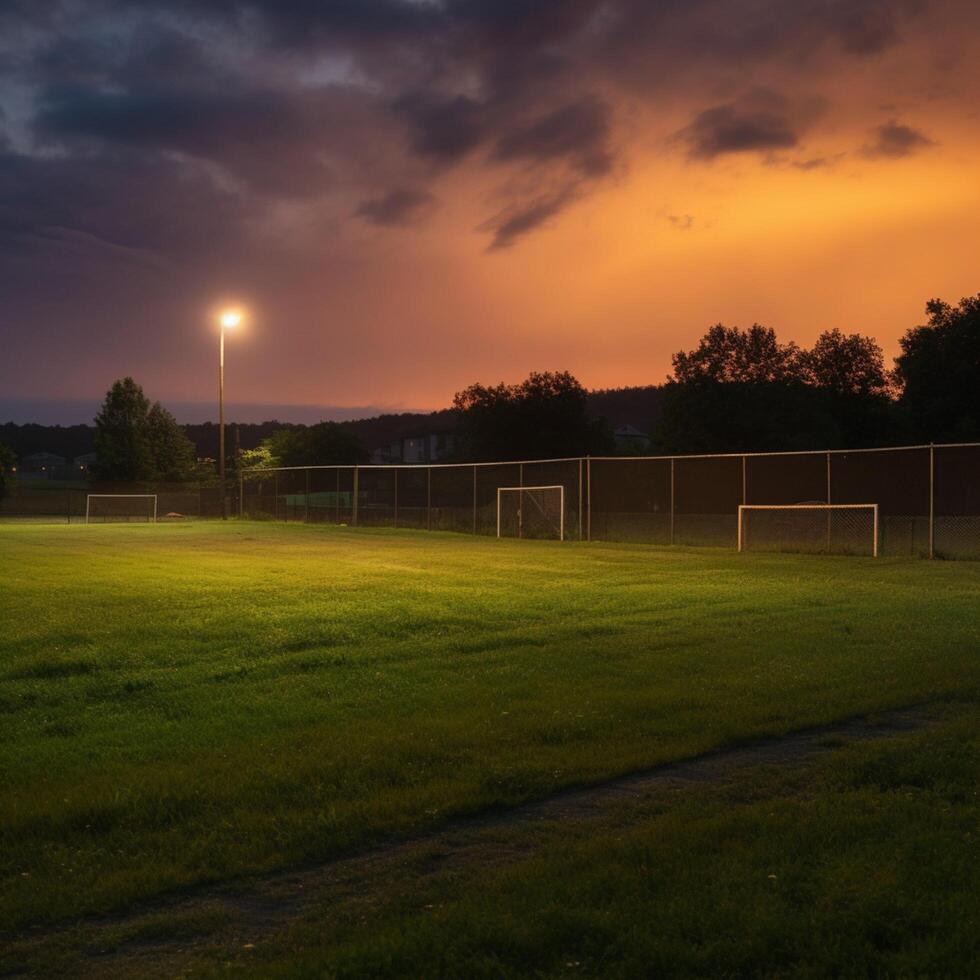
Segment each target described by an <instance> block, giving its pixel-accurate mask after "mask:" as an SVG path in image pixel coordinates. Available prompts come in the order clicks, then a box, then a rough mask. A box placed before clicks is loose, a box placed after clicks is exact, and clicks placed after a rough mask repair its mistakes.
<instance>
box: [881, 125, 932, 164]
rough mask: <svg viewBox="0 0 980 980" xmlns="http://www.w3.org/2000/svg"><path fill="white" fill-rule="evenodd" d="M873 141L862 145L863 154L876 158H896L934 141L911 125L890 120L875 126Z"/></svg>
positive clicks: (927, 145)
mask: <svg viewBox="0 0 980 980" xmlns="http://www.w3.org/2000/svg"><path fill="white" fill-rule="evenodd" d="M872 136H873V137H874V138H873V141H872V142H871V143H869V144H868V145H867V146H865V147H864V155H865V156H867V157H869V158H871V159H873V160H876V159H881V158H885V159H891V160H897V159H899V158H901V157H907V156H911V155H912V154H913V153H918V152H919V151H920V150H925V149H927V148H928V147H930V146H935V143H934V142H933V141H932V140H931V139H929V137H927V136H925V135H924V134H923V133H921V132H919V130H917V129H913V128H912V127H911V126H904V125H902V124H901V123H898V122H896V121H895V120H892V121H891V122H887V123H884V124H883V125H881V126H877V127H876V128H875V130H874V132H873V133H872Z"/></svg>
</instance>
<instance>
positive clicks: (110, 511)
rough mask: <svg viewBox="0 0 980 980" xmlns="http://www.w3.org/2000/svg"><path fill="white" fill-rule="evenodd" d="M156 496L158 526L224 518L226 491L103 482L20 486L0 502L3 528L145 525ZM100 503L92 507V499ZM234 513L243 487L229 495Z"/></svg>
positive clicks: (170, 485)
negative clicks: (5, 525)
mask: <svg viewBox="0 0 980 980" xmlns="http://www.w3.org/2000/svg"><path fill="white" fill-rule="evenodd" d="M148 494H150V495H153V496H155V497H156V501H155V503H156V519H157V521H160V522H162V521H181V520H199V519H202V518H205V519H211V518H220V517H221V489H220V488H219V487H214V486H198V485H197V484H189V483H149V482H146V483H99V484H92V485H91V486H55V485H49V486H42V485H25V484H23V483H15V484H14V486H13V488H12V492H11V493H10V495H9V496H7V497H4V498H3V499H2V500H0V521H2V522H4V523H34V524H84V523H85V522H86V514H87V513H88V514H89V517H90V519H91V520H92V521H94V522H97V523H103V522H108V521H125V520H131V521H137V522H138V521H144V522H145V521H146V520H147V515H148V514H152V507H148V505H147V503H146V502H145V498H146V495H148ZM90 497H91V498H96V497H97V498H98V499H97V502H96V503H94V504H93V505H91V506H90V503H89V498H90ZM226 506H227V508H228V513H229V514H237V513H238V510H239V504H238V488H237V487H235V488H233V489H231V488H229V491H228V494H227V496H226Z"/></svg>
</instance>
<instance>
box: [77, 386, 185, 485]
mask: <svg viewBox="0 0 980 980" xmlns="http://www.w3.org/2000/svg"><path fill="white" fill-rule="evenodd" d="M95 453H96V461H95V466H94V467H93V475H94V476H95V478H96V479H98V480H119V481H126V482H132V481H140V480H172V481H181V480H193V479H196V478H199V477H200V476H201V473H200V472H199V467H198V465H197V453H196V450H195V448H194V444H193V443H192V442H191V441H190V440H189V439H188V438H187V435H186V434H185V432H184V430H183V429H182V428H181V426H179V425H178V424H177V420H176V419H175V418H174V417H173V416H172V415H171V414H170V412H168V411H167V410H166V409H165V408H164V407H163V406H162V405H161V404H160V403H159V402H154V403H153V404H152V405H151V404H150V400H149V399H148V398H147V397H146V395H145V394H144V393H143V389H142V388H141V387H140V386H139V385H138V384H137V383H136V382H135V381H134V380H133V379H132V378H123V379H122V380H121V381H116V382H115V383H114V384H113V386H112V387H111V388H110V389H109V391H108V392H106V396H105V401H104V402H103V403H102V408H101V410H100V411H99V414H98V415H97V416H96V417H95Z"/></svg>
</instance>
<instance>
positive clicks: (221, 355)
mask: <svg viewBox="0 0 980 980" xmlns="http://www.w3.org/2000/svg"><path fill="white" fill-rule="evenodd" d="M218 482H219V483H220V484H221V519H222V520H223V521H226V520H228V502H227V498H226V493H225V489H226V488H225V325H224V323H222V324H221V329H220V330H219V331H218Z"/></svg>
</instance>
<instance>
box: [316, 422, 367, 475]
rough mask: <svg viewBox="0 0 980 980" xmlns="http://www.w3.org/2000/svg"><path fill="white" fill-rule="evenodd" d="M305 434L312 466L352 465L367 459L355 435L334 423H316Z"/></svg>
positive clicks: (365, 452) (364, 461)
mask: <svg viewBox="0 0 980 980" xmlns="http://www.w3.org/2000/svg"><path fill="white" fill-rule="evenodd" d="M306 433H307V439H308V440H309V448H310V459H311V460H312V462H313V465H314V466H330V465H334V464H337V465H345V464H346V465H353V464H354V463H366V462H367V460H368V458H369V457H368V453H367V451H366V450H365V448H364V446H363V444H362V443H361V440H360V439H359V438H358V437H357V435H356V433H354V432H351V431H350V430H349V429H346V428H344V426H342V425H338V424H337V423H336V422H318V423H317V424H316V425H311V426H310V427H309V429H307V430H306Z"/></svg>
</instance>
